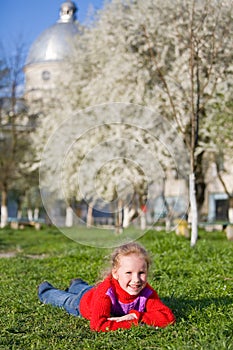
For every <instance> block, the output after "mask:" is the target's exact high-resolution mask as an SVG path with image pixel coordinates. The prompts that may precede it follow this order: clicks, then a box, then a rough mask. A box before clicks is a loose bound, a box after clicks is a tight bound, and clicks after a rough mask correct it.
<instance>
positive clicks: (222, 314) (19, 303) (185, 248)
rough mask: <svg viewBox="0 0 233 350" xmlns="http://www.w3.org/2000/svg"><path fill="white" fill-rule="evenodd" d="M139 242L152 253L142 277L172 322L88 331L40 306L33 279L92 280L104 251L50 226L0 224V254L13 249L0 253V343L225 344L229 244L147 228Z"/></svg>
mask: <svg viewBox="0 0 233 350" xmlns="http://www.w3.org/2000/svg"><path fill="white" fill-rule="evenodd" d="M82 230H83V231H80V232H83V234H84V235H88V234H89V235H90V237H91V235H92V234H93V235H94V236H96V235H97V232H96V231H95V230H92V231H90V230H89V231H88V230H86V231H85V229H82ZM130 234H131V233H129V235H130ZM90 239H91V238H90ZM139 241H140V242H141V243H142V244H143V245H144V246H145V247H146V248H147V249H148V250H149V251H150V252H151V253H152V257H153V265H152V268H151V272H150V278H149V281H150V283H151V284H152V286H153V287H154V288H155V289H156V290H157V292H158V293H159V295H160V297H161V299H163V301H164V302H165V303H166V304H167V305H168V306H170V307H171V308H172V310H173V311H174V313H175V315H176V318H177V323H176V324H175V325H174V326H171V327H167V328H165V329H155V328H153V327H148V326H141V327H135V328H132V329H131V330H118V331H116V332H109V333H96V332H92V331H90V329H89V322H88V321H87V320H85V319H82V318H76V317H74V316H71V315H68V314H67V313H66V312H65V311H64V310H62V309H59V308H53V307H51V306H49V305H42V304H41V303H40V302H39V300H38V298H37V285H38V284H39V283H40V282H41V281H43V280H48V281H50V282H51V283H53V284H54V285H55V286H57V287H59V288H66V287H67V285H68V284H69V281H70V279H72V278H73V277H77V276H78V277H81V278H83V279H85V280H86V281H88V282H89V283H94V282H95V281H96V279H98V276H99V272H101V269H102V267H103V265H104V264H105V263H104V261H105V257H106V255H108V254H109V253H110V251H111V250H109V249H107V248H104V249H103V248H95V247H91V246H86V245H81V244H78V243H76V242H74V241H72V240H70V239H69V238H67V237H66V236H65V235H63V234H61V233H60V232H59V231H58V230H57V229H55V228H43V229H42V230H41V231H35V230H34V229H25V230H22V231H17V230H15V231H14V230H11V229H5V230H0V253H3V252H5V253H6V252H8V253H9V252H14V253H15V254H16V255H15V256H14V257H10V258H9V257H7V258H6V257H5V258H4V257H2V258H0V276H1V280H0V290H1V297H0V310H1V311H0V312H1V314H0V316H1V317H0V331H1V336H0V349H1V350H8V349H9V350H11V349H12V350H29V349H36V350H42V349H44V350H59V349H62V350H64V349H67V350H73V349H75V350H77V349H91V350H95V349H96V350H97V349H98V350H102V349H126V350H127V349H134V350H135V349H140V350H146V349H158V350H163V349H176V350H183V349H185V350H186V349H187V350H188V349H190V350H194V349H199V350H201V349H203V350H222V349H228V350H233V273H232V272H233V243H232V242H229V241H227V239H226V237H225V234H224V233H223V232H214V233H205V232H204V231H201V232H200V239H199V240H198V243H197V245H196V247H195V248H190V243H189V241H187V240H186V239H184V238H182V237H177V236H176V235H175V234H174V233H169V234H167V233H163V232H155V231H149V232H148V233H147V234H146V235H144V236H143V237H142V238H140V239H139ZM0 256H1V255H0Z"/></svg>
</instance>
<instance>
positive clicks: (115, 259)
mask: <svg viewBox="0 0 233 350" xmlns="http://www.w3.org/2000/svg"><path fill="white" fill-rule="evenodd" d="M131 254H136V255H138V256H141V257H142V258H143V259H145V262H146V265H147V270H149V267H150V265H151V258H150V254H149V253H148V252H147V250H146V249H145V248H144V247H143V246H142V245H141V244H139V243H136V242H130V243H126V244H123V245H121V246H119V247H117V248H115V249H114V251H113V252H112V254H111V256H110V266H109V267H108V268H107V269H106V270H104V271H102V273H101V280H103V279H104V278H106V277H107V276H108V275H109V274H110V273H111V272H112V270H114V269H117V268H118V267H119V264H120V258H121V257H122V256H128V255H131Z"/></svg>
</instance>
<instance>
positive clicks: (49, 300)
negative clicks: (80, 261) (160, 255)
mask: <svg viewBox="0 0 233 350" xmlns="http://www.w3.org/2000/svg"><path fill="white" fill-rule="evenodd" d="M149 266H150V257H149V254H148V253H147V251H146V250H145V248H144V247H142V246H141V245H140V244H138V243H127V244H124V245H122V246H120V247H118V248H116V249H115V250H114V252H113V254H112V259H111V271H110V272H109V273H108V275H107V277H106V278H105V279H104V280H103V281H102V282H100V283H99V284H97V285H95V286H89V285H88V284H87V283H86V282H84V281H83V280H81V279H79V278H77V279H73V280H72V281H71V283H70V286H69V288H68V289H66V290H65V291H63V290H59V289H56V288H54V287H53V286H52V285H51V284H50V283H48V282H43V283H41V284H40V285H39V288H38V296H39V299H40V300H41V301H42V302H43V303H45V304H51V305H54V306H59V307H63V308H64V309H65V310H66V311H67V312H68V313H69V314H72V315H75V316H82V317H84V318H86V319H88V320H90V328H91V329H92V330H95V331H103V332H107V331H114V330H116V329H118V328H125V329H127V328H130V327H131V326H132V325H139V324H147V325H150V326H156V327H166V326H168V325H169V324H173V323H174V322H175V316H174V315H173V313H172V311H171V310H170V309H169V308H168V307H167V306H166V305H164V304H163V303H162V301H161V300H160V299H159V297H158V294H157V293H156V291H155V290H154V289H153V288H152V287H151V286H150V285H149V284H148V283H147V276H148V270H149Z"/></svg>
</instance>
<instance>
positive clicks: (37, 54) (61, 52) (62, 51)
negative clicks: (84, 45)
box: [26, 1, 79, 65]
mask: <svg viewBox="0 0 233 350" xmlns="http://www.w3.org/2000/svg"><path fill="white" fill-rule="evenodd" d="M76 11H77V8H76V6H75V4H74V3H73V2H72V1H66V2H64V3H63V4H62V5H61V9H60V19H59V20H58V21H57V23H55V24H54V25H53V26H51V27H50V28H48V29H46V30H45V31H44V32H43V33H42V34H41V35H40V36H39V37H38V38H37V39H36V41H35V42H34V43H33V44H32V46H31V48H30V50H29V54H28V57H27V59H26V65H30V64H34V63H40V62H47V61H60V60H62V59H64V57H65V56H66V55H67V54H69V52H70V48H71V44H72V40H73V38H74V36H75V35H76V34H78V33H79V29H78V22H76V21H75V12H76Z"/></svg>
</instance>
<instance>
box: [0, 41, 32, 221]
mask: <svg viewBox="0 0 233 350" xmlns="http://www.w3.org/2000/svg"><path fill="white" fill-rule="evenodd" d="M1 62H2V68H1V92H0V98H1V106H0V107H1V120H0V135H1V140H0V151H1V152H0V164H1V172H0V189H1V227H5V226H6V224H7V222H8V210H7V197H8V192H9V191H10V190H12V189H15V188H17V182H19V181H20V182H21V188H20V190H21V192H22V191H23V187H24V186H28V181H29V180H28V178H27V179H26V175H27V174H28V173H30V172H31V167H32V163H33V152H32V149H31V148H30V137H29V135H30V132H31V130H32V129H33V124H32V123H31V119H30V118H29V115H28V111H27V107H26V105H25V102H24V100H23V98H22V97H20V96H21V95H22V84H23V74H22V67H23V62H24V48H23V45H21V44H19V45H18V46H16V48H15V53H14V54H13V55H12V57H9V58H4V56H3V54H2V59H1ZM22 179H24V181H22Z"/></svg>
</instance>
